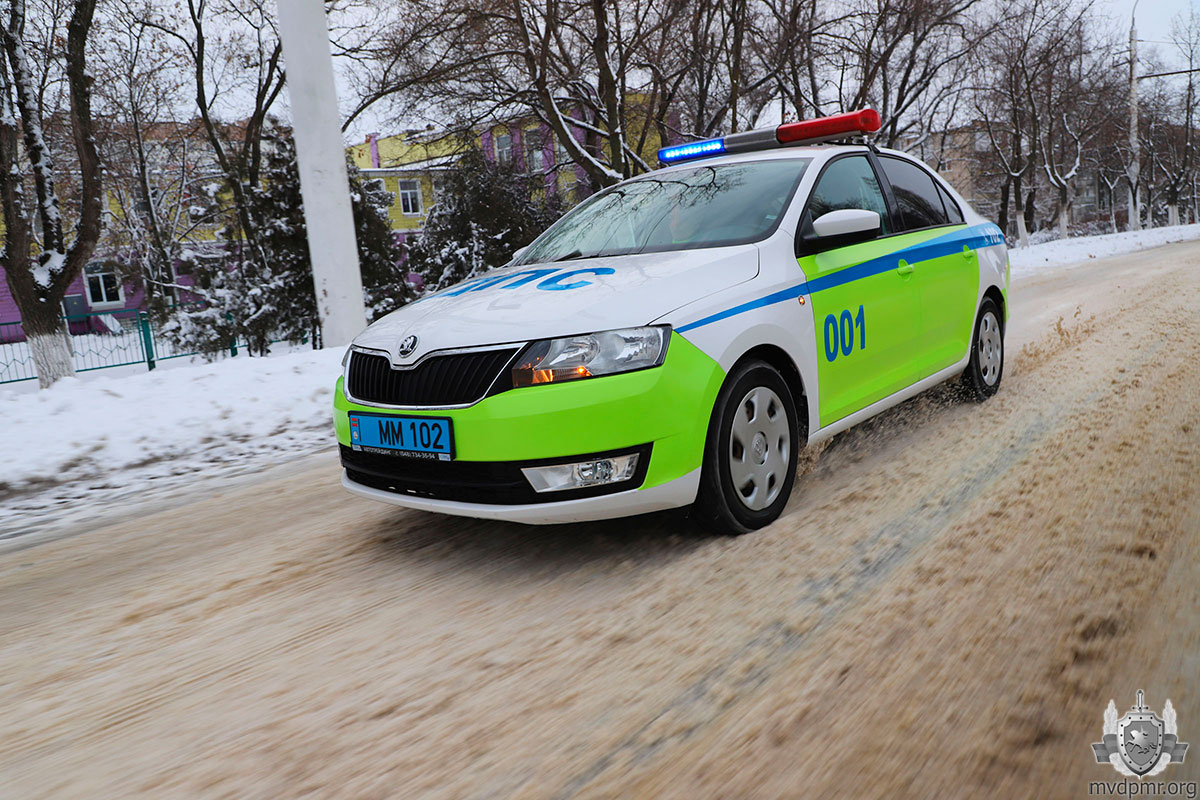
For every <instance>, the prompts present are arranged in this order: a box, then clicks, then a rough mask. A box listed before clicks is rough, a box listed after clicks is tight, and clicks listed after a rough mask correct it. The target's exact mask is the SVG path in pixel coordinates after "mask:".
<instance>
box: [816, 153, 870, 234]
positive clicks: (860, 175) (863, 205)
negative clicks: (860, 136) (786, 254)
mask: <svg viewBox="0 0 1200 800" xmlns="http://www.w3.org/2000/svg"><path fill="white" fill-rule="evenodd" d="M844 208H857V209H862V210H864V211H875V212H877V213H878V214H879V223H880V232H881V233H890V231H889V230H888V227H889V226H888V211H887V204H886V203H885V202H884V200H883V192H882V191H881V190H880V188H879V179H878V178H876V177H875V170H873V169H872V168H871V162H870V161H868V160H867V157H866V156H847V157H845V158H839V159H838V160H836V161H833V162H831V163H830V164H829V166H828V167H826V168H825V171H824V172H823V173H821V179H820V180H819V181H817V186H816V188H815V189H813V192H812V195H811V196H810V197H809V198H808V223H811V222H812V221H813V220H815V219H817V217H820V216H821V215H822V214H828V213H829V212H830V211H840V210H842V209H844Z"/></svg>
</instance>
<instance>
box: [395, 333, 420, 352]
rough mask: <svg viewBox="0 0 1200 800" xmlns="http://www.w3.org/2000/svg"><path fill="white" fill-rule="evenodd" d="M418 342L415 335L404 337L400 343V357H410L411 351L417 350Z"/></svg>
mask: <svg viewBox="0 0 1200 800" xmlns="http://www.w3.org/2000/svg"><path fill="white" fill-rule="evenodd" d="M418 341H419V340H418V339H417V336H416V334H413V335H412V336H405V337H404V341H402V342H400V351H399V353H400V357H401V358H403V357H405V356H411V355H412V353H413V351H414V350H416V349H417V342H418Z"/></svg>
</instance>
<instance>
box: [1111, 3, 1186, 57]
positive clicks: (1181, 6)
mask: <svg viewBox="0 0 1200 800" xmlns="http://www.w3.org/2000/svg"><path fill="white" fill-rule="evenodd" d="M1135 3H1136V5H1137V30H1138V38H1139V39H1151V40H1158V41H1163V42H1168V41H1170V40H1171V21H1172V20H1173V19H1174V18H1175V17H1176V16H1177V15H1179V14H1187V12H1188V9H1189V8H1191V7H1196V8H1197V9H1200V3H1197V2H1196V1H1195V0H1193V2H1189V0H1100V8H1101V10H1103V11H1105V12H1106V13H1107V14H1109V16H1111V17H1113V18H1115V19H1116V20H1118V21H1119V22H1120V25H1121V28H1122V29H1123V30H1125V31H1128V30H1129V16H1130V14H1131V13H1132V12H1133V10H1134V5H1135ZM1158 48H1159V49H1160V51H1161V52H1162V54H1163V58H1164V59H1166V58H1169V57H1170V55H1172V54H1171V53H1169V50H1170V48H1169V47H1167V46H1165V45H1158Z"/></svg>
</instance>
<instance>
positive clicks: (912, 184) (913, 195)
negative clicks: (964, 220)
mask: <svg viewBox="0 0 1200 800" xmlns="http://www.w3.org/2000/svg"><path fill="white" fill-rule="evenodd" d="M879 160H880V161H881V162H882V163H883V171H884V173H885V174H886V175H887V178H888V182H889V183H891V184H892V194H893V195H894V196H895V198H896V204H897V205H898V206H900V215H901V217H902V218H903V220H904V230H906V231H911V230H917V229H918V228H932V227H933V226H935V225H946V224H949V219H948V218H947V217H946V209H945V207H943V206H942V198H941V197H940V196H939V195H938V190H937V186H936V185H935V184H934V182H933V178H932V177H931V176H930V175H929V173H928V172H926V171H925V170H923V169H921V168H920V167H918V166H917V165H916V164H914V163H912V162H911V161H904V160H902V159H899V158H890V157H886V156H885V157H884V158H881V159H879Z"/></svg>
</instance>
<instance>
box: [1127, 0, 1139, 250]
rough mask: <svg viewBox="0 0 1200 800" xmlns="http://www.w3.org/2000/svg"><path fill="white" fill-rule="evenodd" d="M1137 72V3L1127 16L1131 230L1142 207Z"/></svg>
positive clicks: (1134, 229)
mask: <svg viewBox="0 0 1200 800" xmlns="http://www.w3.org/2000/svg"><path fill="white" fill-rule="evenodd" d="M1137 82H1138V74H1137V3H1134V4H1133V13H1132V14H1131V15H1130V18H1129V172H1128V177H1129V225H1128V228H1129V230H1131V231H1137V230H1141V228H1142V208H1141V204H1140V203H1139V202H1138V180H1139V175H1140V173H1141V171H1142V150H1141V142H1140V141H1139V139H1138V88H1137Z"/></svg>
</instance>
